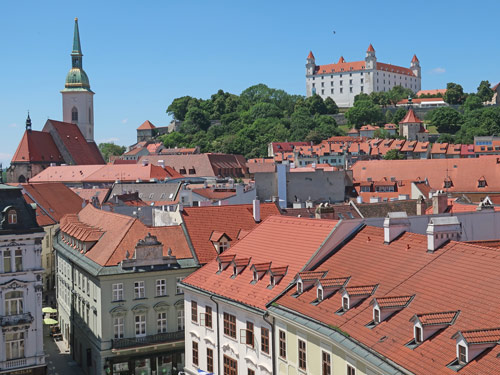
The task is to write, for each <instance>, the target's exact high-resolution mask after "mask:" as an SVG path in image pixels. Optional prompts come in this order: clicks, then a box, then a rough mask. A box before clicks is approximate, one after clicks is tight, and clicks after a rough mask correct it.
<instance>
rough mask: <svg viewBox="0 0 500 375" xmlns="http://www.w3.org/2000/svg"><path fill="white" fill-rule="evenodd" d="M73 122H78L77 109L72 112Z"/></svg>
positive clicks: (74, 108)
mask: <svg viewBox="0 0 500 375" xmlns="http://www.w3.org/2000/svg"><path fill="white" fill-rule="evenodd" d="M71 121H78V109H76V107H73V109H72V110H71Z"/></svg>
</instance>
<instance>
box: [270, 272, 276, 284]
mask: <svg viewBox="0 0 500 375" xmlns="http://www.w3.org/2000/svg"><path fill="white" fill-rule="evenodd" d="M269 285H270V286H275V285H276V279H275V278H274V276H273V275H271V276H270V277H269Z"/></svg>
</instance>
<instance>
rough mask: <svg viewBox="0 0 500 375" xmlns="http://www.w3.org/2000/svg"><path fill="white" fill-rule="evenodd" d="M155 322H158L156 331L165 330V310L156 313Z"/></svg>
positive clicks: (163, 331) (161, 331)
mask: <svg viewBox="0 0 500 375" xmlns="http://www.w3.org/2000/svg"><path fill="white" fill-rule="evenodd" d="M157 323H158V333H165V332H167V313H166V312H160V313H158V320H157Z"/></svg>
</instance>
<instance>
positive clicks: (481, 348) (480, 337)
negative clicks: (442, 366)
mask: <svg viewBox="0 0 500 375" xmlns="http://www.w3.org/2000/svg"><path fill="white" fill-rule="evenodd" d="M452 338H453V339H456V347H457V349H456V350H457V351H456V355H457V356H456V358H455V359H454V360H453V361H452V362H451V363H449V364H448V365H447V367H448V368H451V369H452V370H454V371H459V370H460V369H461V368H462V367H464V366H465V365H467V363H469V362H471V361H472V360H474V359H475V358H477V357H478V356H480V355H481V354H483V353H484V352H485V351H487V350H488V349H491V348H493V347H495V346H496V345H498V343H499V342H500V328H489V329H475V330H471V331H458V332H457V333H455V334H454V335H453V336H452Z"/></svg>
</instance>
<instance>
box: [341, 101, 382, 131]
mask: <svg viewBox="0 0 500 375" xmlns="http://www.w3.org/2000/svg"><path fill="white" fill-rule="evenodd" d="M345 117H346V119H347V121H348V123H349V124H350V125H354V126H356V128H360V127H361V126H362V125H365V124H377V123H379V122H381V121H382V120H383V118H384V116H383V114H382V110H381V109H380V107H379V106H378V105H376V104H374V103H373V102H372V101H371V100H358V101H357V102H355V103H354V106H353V107H351V108H349V110H348V111H347V112H346V113H345Z"/></svg>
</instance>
